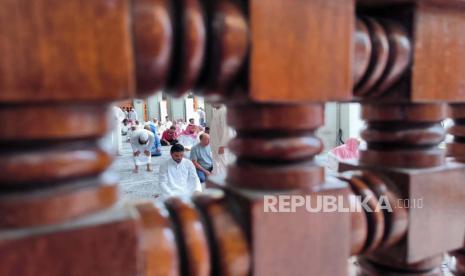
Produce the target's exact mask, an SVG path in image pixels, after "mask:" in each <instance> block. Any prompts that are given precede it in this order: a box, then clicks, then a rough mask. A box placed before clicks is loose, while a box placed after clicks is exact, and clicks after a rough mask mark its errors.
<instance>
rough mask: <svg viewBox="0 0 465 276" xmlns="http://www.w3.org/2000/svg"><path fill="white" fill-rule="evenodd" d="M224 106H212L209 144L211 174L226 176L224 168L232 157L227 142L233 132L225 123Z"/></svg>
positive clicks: (225, 112)
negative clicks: (211, 164) (211, 159)
mask: <svg viewBox="0 0 465 276" xmlns="http://www.w3.org/2000/svg"><path fill="white" fill-rule="evenodd" d="M226 114H227V111H226V106H225V105H213V110H212V120H211V123H210V140H211V141H210V144H211V149H212V157H213V174H214V175H224V174H226V167H227V165H228V164H230V163H231V162H232V161H233V160H234V157H233V155H232V154H231V153H230V152H229V150H228V149H227V146H228V143H229V140H230V139H231V138H232V137H233V136H234V131H233V130H232V129H231V128H230V127H228V124H227V122H226Z"/></svg>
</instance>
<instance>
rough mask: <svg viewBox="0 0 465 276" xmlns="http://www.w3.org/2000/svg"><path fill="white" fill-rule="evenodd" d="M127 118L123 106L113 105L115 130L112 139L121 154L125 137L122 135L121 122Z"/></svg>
mask: <svg viewBox="0 0 465 276" xmlns="http://www.w3.org/2000/svg"><path fill="white" fill-rule="evenodd" d="M125 118H126V116H125V115H124V112H123V110H121V108H119V107H116V106H113V131H112V133H111V141H112V144H113V148H114V149H115V151H116V153H117V154H119V155H121V154H122V152H123V140H122V139H123V138H122V137H121V123H122V122H123V120H124V119H125Z"/></svg>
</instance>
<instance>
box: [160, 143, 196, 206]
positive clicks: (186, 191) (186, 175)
mask: <svg viewBox="0 0 465 276" xmlns="http://www.w3.org/2000/svg"><path fill="white" fill-rule="evenodd" d="M170 153H171V158H169V159H168V160H166V161H165V162H164V163H162V164H161V165H160V173H159V185H160V191H161V198H162V199H165V198H168V197H171V196H191V195H192V194H194V193H195V192H201V191H202V186H201V184H200V181H199V178H198V177H197V172H196V170H195V167H194V164H193V163H192V162H191V161H190V160H188V159H186V158H184V147H183V146H182V145H181V144H175V145H173V146H172V147H171V150H170Z"/></svg>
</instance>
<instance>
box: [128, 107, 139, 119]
mask: <svg viewBox="0 0 465 276" xmlns="http://www.w3.org/2000/svg"><path fill="white" fill-rule="evenodd" d="M128 119H129V121H131V123H134V122H136V121H137V120H138V116H137V112H136V111H135V110H134V108H131V110H130V111H129V113H128Z"/></svg>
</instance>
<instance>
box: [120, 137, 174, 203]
mask: <svg viewBox="0 0 465 276" xmlns="http://www.w3.org/2000/svg"><path fill="white" fill-rule="evenodd" d="M169 151H170V147H162V156H159V157H152V170H153V171H152V172H147V171H146V170H145V166H140V167H139V173H137V174H136V173H133V169H134V162H133V158H132V149H131V146H130V144H129V143H123V156H118V157H117V158H116V160H115V162H114V163H113V165H112V169H113V170H114V171H115V172H116V173H117V174H118V175H119V177H120V191H121V193H122V196H123V198H127V199H154V198H155V197H156V196H157V195H158V194H159V188H158V171H159V168H160V163H161V162H163V161H165V160H166V159H167V158H170V154H169Z"/></svg>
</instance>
